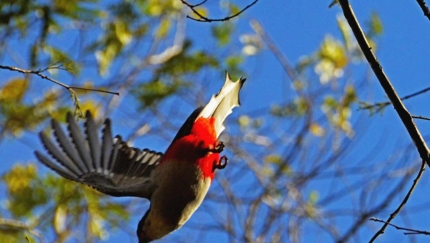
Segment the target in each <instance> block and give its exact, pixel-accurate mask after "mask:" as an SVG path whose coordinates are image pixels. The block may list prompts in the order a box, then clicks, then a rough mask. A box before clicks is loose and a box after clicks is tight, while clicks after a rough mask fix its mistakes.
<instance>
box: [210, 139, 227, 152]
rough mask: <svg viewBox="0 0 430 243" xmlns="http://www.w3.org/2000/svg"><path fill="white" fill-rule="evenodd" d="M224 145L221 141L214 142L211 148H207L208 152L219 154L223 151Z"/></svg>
mask: <svg viewBox="0 0 430 243" xmlns="http://www.w3.org/2000/svg"><path fill="white" fill-rule="evenodd" d="M224 147H225V145H224V143H223V142H222V141H219V142H216V143H215V144H214V146H213V147H212V148H209V152H212V153H218V154H219V153H221V152H222V151H223V150H224Z"/></svg>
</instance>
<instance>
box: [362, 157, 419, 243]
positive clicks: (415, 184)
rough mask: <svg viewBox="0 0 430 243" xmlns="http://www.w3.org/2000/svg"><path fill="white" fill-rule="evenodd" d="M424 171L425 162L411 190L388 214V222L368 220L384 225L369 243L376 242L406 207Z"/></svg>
mask: <svg viewBox="0 0 430 243" xmlns="http://www.w3.org/2000/svg"><path fill="white" fill-rule="evenodd" d="M425 169H426V163H425V161H423V162H422V163H421V168H420V170H419V171H418V174H417V177H416V178H415V180H414V183H412V186H411V188H410V189H409V191H408V193H407V194H406V196H405V198H404V199H403V201H402V202H401V203H400V205H399V206H398V207H397V209H396V210H394V212H392V213H391V214H390V217H389V218H388V220H387V221H382V220H380V221H377V220H376V219H375V218H371V219H370V220H373V221H377V222H383V223H384V225H383V226H382V228H381V229H380V230H379V231H378V232H376V234H375V235H374V236H373V237H372V239H370V241H369V243H371V242H374V241H375V240H376V238H378V236H379V235H382V234H384V231H385V229H386V228H387V227H388V225H392V224H391V223H390V222H391V221H392V220H393V219H394V218H395V217H396V216H397V214H398V213H399V212H400V210H402V208H403V207H404V206H405V205H406V203H407V202H408V200H409V197H410V196H411V195H412V192H413V191H414V190H415V188H416V187H417V185H418V182H419V181H420V179H421V176H422V175H423V173H424V171H425Z"/></svg>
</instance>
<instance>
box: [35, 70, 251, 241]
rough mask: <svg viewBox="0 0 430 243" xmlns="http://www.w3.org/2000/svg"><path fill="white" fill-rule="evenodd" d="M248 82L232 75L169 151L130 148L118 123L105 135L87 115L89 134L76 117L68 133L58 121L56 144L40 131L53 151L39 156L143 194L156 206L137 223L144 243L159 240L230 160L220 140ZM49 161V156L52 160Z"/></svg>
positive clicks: (102, 187) (111, 190)
mask: <svg viewBox="0 0 430 243" xmlns="http://www.w3.org/2000/svg"><path fill="white" fill-rule="evenodd" d="M245 81H246V79H245V78H242V77H241V78H239V79H238V80H236V81H232V80H231V79H230V76H229V74H228V73H226V79H225V83H224V85H223V86H222V88H221V90H220V91H219V92H218V93H217V94H215V95H213V96H212V97H211V99H210V100H209V102H208V103H207V104H206V105H205V106H201V107H198V108H197V109H195V110H194V111H193V112H192V113H191V115H190V116H189V117H188V118H187V119H186V121H185V122H184V123H183V125H182V126H181V127H180V129H179V131H178V132H177V134H176V136H175V137H174V138H173V140H172V142H171V143H170V145H169V146H168V147H167V149H166V151H165V152H164V153H161V152H156V151H153V150H150V149H147V148H144V149H139V148H135V147H131V146H129V145H128V144H127V142H125V141H123V139H122V137H121V136H120V135H116V136H115V137H113V136H112V129H111V127H112V124H111V120H110V119H109V118H107V119H106V120H105V121H104V125H103V129H102V132H101V137H100V138H99V134H98V132H97V130H98V128H97V125H96V122H95V120H94V118H93V117H92V115H91V113H90V112H89V111H87V112H86V114H85V119H86V121H85V122H84V131H82V130H81V128H80V126H79V125H78V124H77V122H76V121H75V119H74V116H73V115H72V114H71V113H70V112H69V113H68V114H67V115H66V122H67V130H68V134H66V133H65V132H64V131H63V129H62V128H61V125H60V124H59V123H58V122H57V121H56V120H54V119H52V120H51V127H52V130H53V132H52V133H53V136H52V137H54V138H55V139H54V140H53V139H52V138H51V136H48V135H47V134H46V133H45V132H40V133H39V137H40V140H41V142H42V144H43V146H44V148H45V150H46V151H47V153H48V154H49V156H47V155H44V154H43V153H42V152H40V151H35V156H36V157H37V159H38V160H39V161H40V162H41V163H42V164H44V165H45V166H47V167H49V168H50V169H52V170H53V171H55V172H56V173H57V174H59V175H60V176H62V177H64V178H67V179H69V180H72V181H75V182H79V183H81V184H84V185H87V186H90V187H92V188H94V189H96V190H98V191H100V192H102V193H104V194H107V195H110V196H114V197H140V198H146V199H148V200H149V201H150V205H149V209H148V210H147V211H146V213H145V214H144V215H143V217H142V219H141V220H140V221H139V224H138V226H137V231H136V233H137V237H138V240H139V243H147V242H151V241H153V240H157V239H160V238H162V237H164V236H166V235H168V234H170V233H171V232H173V231H175V230H177V229H179V228H181V226H182V225H184V224H185V223H186V222H187V221H188V220H189V219H190V217H191V216H192V214H193V213H194V212H195V211H196V209H197V208H198V207H199V206H200V205H201V203H202V202H203V199H204V197H205V196H206V194H207V192H208V190H209V187H210V186H211V184H212V181H213V180H214V175H215V171H216V170H217V169H224V168H225V166H226V165H227V162H228V159H227V157H226V156H224V155H223V156H221V155H220V153H221V152H222V151H223V149H224V146H225V145H224V143H223V142H222V141H218V138H219V136H220V134H221V133H222V132H223V130H224V129H225V127H224V125H223V123H224V121H225V119H226V118H227V116H228V115H229V114H231V113H232V109H233V108H234V107H237V106H239V105H240V101H239V93H240V90H241V88H242V86H243V84H244V83H245ZM49 157H50V158H49Z"/></svg>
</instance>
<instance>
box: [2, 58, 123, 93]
mask: <svg viewBox="0 0 430 243" xmlns="http://www.w3.org/2000/svg"><path fill="white" fill-rule="evenodd" d="M0 69H6V70H11V71H16V72H20V73H24V74H35V75H37V76H39V77H41V78H42V79H46V80H49V81H51V82H53V83H55V84H58V85H60V86H61V87H64V88H65V89H67V90H68V91H69V92H71V93H73V94H74V92H73V89H80V90H86V91H95V92H101V93H108V94H114V95H119V93H118V92H112V91H108V90H101V89H92V88H84V87H77V86H69V85H66V84H63V83H61V82H60V81H57V80H55V79H52V78H50V77H48V76H46V75H44V74H42V73H43V72H45V71H47V70H50V69H61V70H65V68H64V67H63V66H62V65H57V64H53V65H51V66H49V67H47V68H44V69H39V70H26V69H22V68H17V67H11V66H4V65H0Z"/></svg>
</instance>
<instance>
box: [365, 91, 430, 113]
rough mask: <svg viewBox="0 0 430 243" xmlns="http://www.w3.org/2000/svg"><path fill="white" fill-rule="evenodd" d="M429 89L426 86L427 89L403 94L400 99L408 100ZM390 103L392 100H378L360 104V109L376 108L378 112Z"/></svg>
mask: <svg viewBox="0 0 430 243" xmlns="http://www.w3.org/2000/svg"><path fill="white" fill-rule="evenodd" d="M428 91H430V87H428V88H425V89H422V90H420V91H417V92H415V93H412V94H410V95H406V96H403V97H402V98H400V99H401V100H407V99H410V98H412V97H415V96H418V95H420V94H424V93H426V92H428ZM390 104H391V102H390V101H385V102H378V103H375V104H370V105H369V104H363V105H362V106H360V108H359V110H371V109H374V108H376V110H377V112H378V111H380V110H382V109H383V108H385V107H387V106H389V105H390Z"/></svg>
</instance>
